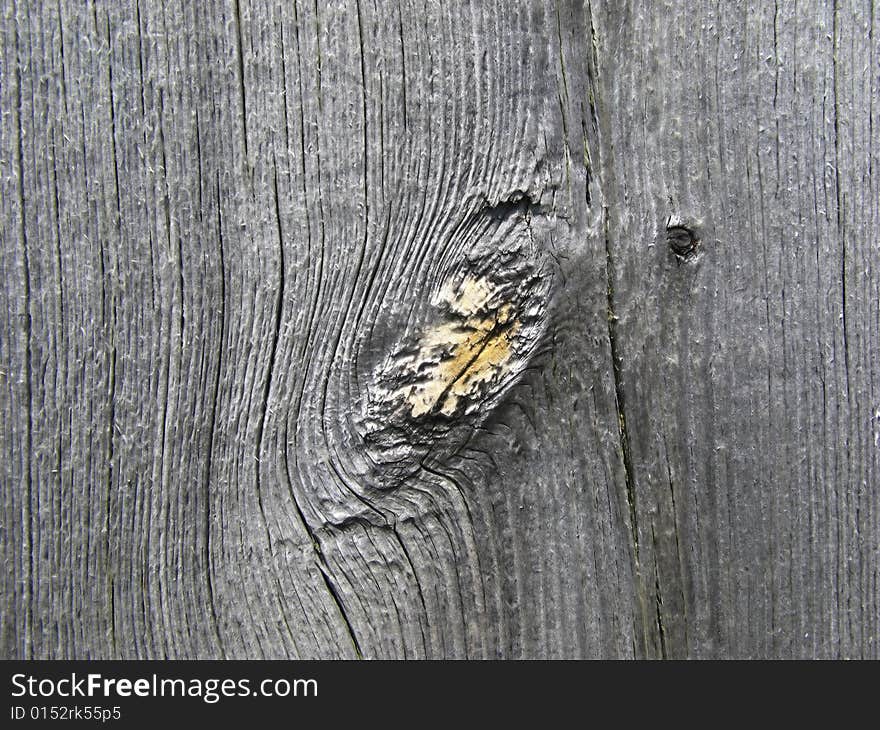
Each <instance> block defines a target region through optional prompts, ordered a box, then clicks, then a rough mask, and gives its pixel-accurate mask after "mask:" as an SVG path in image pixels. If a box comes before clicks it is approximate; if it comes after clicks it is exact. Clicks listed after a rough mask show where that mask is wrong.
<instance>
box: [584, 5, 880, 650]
mask: <svg viewBox="0 0 880 730" xmlns="http://www.w3.org/2000/svg"><path fill="white" fill-rule="evenodd" d="M595 18H596V23H597V34H598V38H599V58H600V59H602V61H600V67H601V68H600V77H601V79H602V97H603V99H604V102H605V103H604V104H603V105H602V108H601V115H602V135H601V137H602V154H603V165H602V170H603V193H604V194H605V196H606V197H605V204H606V205H607V207H608V219H607V229H608V240H609V251H610V255H611V256H612V257H613V259H614V268H615V272H616V276H615V278H614V300H615V301H614V313H615V315H616V333H617V335H616V340H617V347H616V349H617V354H618V356H619V378H620V388H621V390H622V392H624V393H625V395H626V407H625V418H626V436H627V442H628V444H629V449H630V451H631V453H632V457H631V461H632V473H631V475H630V479H631V482H632V485H633V492H634V496H633V499H634V501H636V502H637V507H636V510H635V511H636V513H637V522H638V538H639V562H640V575H641V582H640V584H641V586H642V593H643V596H644V598H643V602H644V603H645V604H647V605H650V606H656V614H655V616H654V617H653V620H652V622H651V625H650V629H649V632H648V635H647V642H646V652H647V653H648V654H649V655H657V656H659V655H668V656H697V657H707V656H728V657H756V656H772V657H841V656H843V657H873V658H876V657H877V655H878V654H877V652H878V639H877V636H878V618H880V605H878V599H880V593H878V569H880V563H878V549H880V542H878V541H880V532H878V518H880V513H878V486H880V481H878V448H877V446H878V441H877V439H878V436H877V434H878V431H877V387H878V368H877V345H878V342H877V333H878V331H880V330H878V327H877V323H878V312H880V309H878V302H880V298H878V274H877V261H878V238H877V230H878V218H877V216H878V201H880V190H878V181H877V178H876V175H875V173H874V171H875V170H876V169H877V159H878V142H880V140H878V129H880V127H878V124H877V106H876V99H877V94H878V78H880V77H878V66H877V63H878V58H880V55H878V45H877V38H876V35H875V30H874V27H875V25H876V23H877V20H878V17H877V9H876V8H874V7H873V4H869V3H860V2H853V3H846V2H839V3H833V4H827V3H816V4H811V3H808V4H806V5H804V4H798V5H797V6H794V5H791V4H784V3H780V4H775V5H774V4H773V3H752V4H750V6H749V7H747V8H746V9H743V6H742V4H737V3H720V4H714V5H701V6H699V7H694V6H693V5H692V4H690V3H665V4H663V5H660V4H658V5H650V6H646V5H644V4H640V3H631V4H623V5H618V4H615V5H614V6H613V7H612V6H610V5H609V6H607V7H605V8H604V9H603V10H602V11H597V12H596V13H595ZM620 58H624V59H627V62H626V63H618V62H616V61H615V60H614V59H620ZM670 218H671V219H672V220H671V221H670V220H669V219H670ZM675 225H685V226H688V227H690V228H691V229H693V230H694V231H695V232H696V234H697V236H698V238H699V239H700V243H699V246H698V248H697V249H696V250H695V252H694V254H692V255H690V256H688V257H685V258H684V259H681V258H678V257H676V256H675V255H674V253H673V252H671V251H670V249H669V247H668V246H667V242H666V239H667V231H666V228H667V226H675ZM673 233H675V232H673Z"/></svg>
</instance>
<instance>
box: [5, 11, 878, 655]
mask: <svg viewBox="0 0 880 730" xmlns="http://www.w3.org/2000/svg"><path fill="white" fill-rule="evenodd" d="M746 5H747V6H748V7H746V8H745V9H744V8H743V3H741V2H732V1H731V2H720V3H715V4H711V5H710V4H705V3H703V4H696V3H691V2H685V1H684V0H668V2H665V3H643V2H635V1H632V2H619V3H618V2H593V3H592V4H590V3H586V4H585V3H583V2H576V1H575V2H559V3H556V4H554V3H549V2H547V3H545V2H516V3H509V2H501V1H500V0H498V2H491V1H490V0H485V1H484V2H464V1H462V2H453V3H437V2H433V0H429V1H428V2H424V3H407V2H405V0H400V1H399V2H386V1H385V0H362V1H360V2H353V1H350V0H344V1H341V2H302V1H301V0H290V1H285V2H281V3H270V2H257V1H256V0H254V1H253V2H250V1H249V0H230V1H221V0H217V1H215V2H198V3H195V2H192V3H189V2H183V3H181V2H174V1H172V0H168V1H166V2H159V1H158V0H157V1H155V2H148V1H147V0H141V1H140V2H137V1H135V2H112V3H111V2H94V3H91V4H89V3H86V2H57V3H56V2H35V1H29V2H28V1H23V0H4V3H3V9H2V46H0V64H2V66H0V84H2V88H0V95H2V145H0V155H2V160H0V164H2V173H0V174H2V181H0V182H2V218H0V225H2V228H0V234H2V247H0V256H2V259H0V267H2V271H3V275H4V280H5V282H6V285H5V287H4V288H3V291H2V293H0V297H2V306H0V316H2V317H3V318H4V320H3V323H2V340H0V355H2V366H0V367H2V371H0V378H2V398H0V408H2V412H0V418H2V433H3V449H4V459H3V468H2V475H3V477H2V478H3V523H2V530H0V545H2V556H0V558H2V563H3V566H4V569H3V572H2V581H3V586H2V604H0V606H2V607H0V655H2V656H3V657H76V658H85V657H145V658H146V657H168V658H187V657H230V658H233V657H253V658H259V657H301V658H308V657H357V656H363V657H407V658H410V657H470V658H479V657H488V658H495V657H505V658H506V657H550V658H555V657H660V656H668V657H686V656H687V657H873V658H878V656H880V638H878V635H880V582H878V574H880V547H878V545H880V493H878V489H880V470H878V461H880V378H878V371H880V368H878V365H877V352H878V350H880V340H878V333H880V267H878V255H880V244H878V230H880V220H878V207H880V189H878V188H880V183H878V176H877V174H876V170H877V168H878V164H880V138H878V136H880V120H878V118H877V117H878V111H877V110H878V107H880V105H878V103H877V99H878V93H880V48H878V45H880V44H878V39H877V36H876V32H875V26H878V27H880V9H878V8H876V7H874V4H873V3H868V2H855V1H854V2H850V3H846V2H843V1H842V0H840V1H838V2H835V3H833V4H829V3H820V2H818V1H816V2H809V3H801V4H796V5H792V4H790V3H789V4H778V5H775V6H774V5H773V4H771V3H765V2H758V1H757V0H753V1H752V2H750V3H746Z"/></svg>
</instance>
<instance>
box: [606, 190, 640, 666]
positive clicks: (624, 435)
mask: <svg viewBox="0 0 880 730" xmlns="http://www.w3.org/2000/svg"><path fill="white" fill-rule="evenodd" d="M603 230H604V237H605V276H606V282H607V285H606V295H607V320H608V342H609V345H610V347H611V369H612V373H613V376H614V398H615V403H616V406H617V429H618V436H619V440H620V450H621V455H622V457H623V473H624V482H625V486H626V503H627V507H628V509H629V526H630V533H631V537H632V545H633V559H634V563H635V572H636V582H637V586H636V589H637V591H638V599H639V608H640V610H641V617H642V630H643V636H642V641H643V646H644V648H645V651H646V652H647V633H648V632H647V630H646V626H645V624H646V621H647V619H646V606H645V595H644V591H643V586H642V570H641V561H640V555H639V523H638V503H637V501H636V490H635V483H634V482H635V479H634V472H633V465H632V456H631V452H630V443H629V430H628V429H627V425H626V394H625V392H624V388H623V376H622V373H621V367H620V365H621V357H620V347H619V344H618V333H617V316H616V315H615V313H614V279H615V270H614V257H613V255H612V254H611V238H610V235H609V231H608V208H607V207H606V208H604V209H603Z"/></svg>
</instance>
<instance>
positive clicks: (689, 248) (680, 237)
mask: <svg viewBox="0 0 880 730" xmlns="http://www.w3.org/2000/svg"><path fill="white" fill-rule="evenodd" d="M666 243H668V244H669V248H671V249H672V252H673V253H674V254H675V255H676V256H680V257H682V258H684V257H686V256H690V254H692V253H693V252H694V249H696V247H697V244H698V243H699V241H698V239H697V237H696V235H695V234H694V232H693V231H692V230H691V229H690V228H686V227H685V226H670V227H669V228H667V229H666Z"/></svg>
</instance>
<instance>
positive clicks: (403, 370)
mask: <svg viewBox="0 0 880 730" xmlns="http://www.w3.org/2000/svg"><path fill="white" fill-rule="evenodd" d="M505 205H510V204H505ZM531 216H532V212H531V210H530V209H529V208H528V207H527V206H525V205H520V204H516V203H514V204H513V206H512V207H511V208H509V209H507V208H501V207H500V206H496V207H494V208H487V209H484V210H482V211H480V212H479V213H477V214H475V215H474V216H472V218H471V219H470V221H469V222H468V224H467V225H466V226H465V232H464V233H463V234H462V237H463V238H464V240H465V241H466V242H467V241H468V239H469V238H471V237H474V238H476V240H475V241H473V243H472V244H471V245H470V248H469V250H468V251H467V252H466V253H464V254H462V255H461V257H460V258H459V260H458V261H456V262H455V263H454V264H453V265H452V266H450V267H449V268H448V269H446V270H444V271H443V272H442V273H441V274H440V275H439V276H438V277H437V280H436V281H435V282H433V286H432V287H431V290H430V294H426V295H425V297H424V300H425V301H423V302H422V303H421V306H419V307H418V308H416V309H415V310H414V312H413V315H412V317H411V318H410V319H409V321H408V322H407V323H406V325H405V327H403V329H402V330H401V332H400V333H399V335H398V337H397V340H396V341H395V342H394V344H393V346H392V347H391V349H390V350H389V352H388V353H387V355H386V356H385V357H384V359H383V360H382V361H381V362H380V363H379V365H378V366H377V367H376V368H375V369H374V371H373V372H372V374H371V378H370V380H369V382H368V383H367V385H366V388H365V393H364V394H362V401H361V404H360V406H361V408H360V418H359V419H358V422H357V425H356V428H357V431H358V433H359V435H360V437H361V438H362V439H363V449H364V451H365V454H366V456H367V459H368V461H369V464H370V465H371V474H370V485H371V486H373V487H375V488H389V487H394V486H398V485H399V484H400V482H401V480H403V479H405V478H406V477H409V476H412V475H413V474H415V473H417V472H418V470H419V469H420V468H421V467H422V466H423V464H424V463H425V461H426V459H427V460H428V461H430V462H433V463H439V462H442V461H443V460H444V459H445V458H447V457H449V456H450V455H452V454H453V453H454V452H455V451H456V450H457V449H459V448H460V447H461V445H462V444H463V443H464V442H465V441H466V440H467V438H468V437H469V436H470V434H471V433H472V432H473V429H474V428H475V427H476V426H478V425H479V424H480V423H481V422H482V421H483V420H484V419H485V418H486V417H487V416H488V415H489V414H490V413H491V412H492V410H493V409H494V408H495V407H496V406H497V405H498V403H499V402H500V401H501V400H502V399H503V398H504V396H505V394H507V393H508V392H509V390H510V389H511V388H512V387H513V386H514V385H515V383H516V382H517V381H518V379H519V378H520V376H521V375H522V373H523V372H524V371H525V370H526V369H527V367H528V366H529V364H530V363H531V361H532V359H533V357H534V356H535V354H536V352H537V351H538V349H539V345H540V342H541V340H542V337H543V335H544V333H545V332H546V330H547V322H548V318H549V313H548V301H549V298H550V291H551V288H552V283H553V270H552V268H551V267H550V265H549V264H548V257H547V255H546V253H545V252H543V251H541V250H540V249H539V248H538V247H537V246H536V243H535V239H534V235H533V232H532V227H531ZM466 245H467V244H466Z"/></svg>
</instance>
